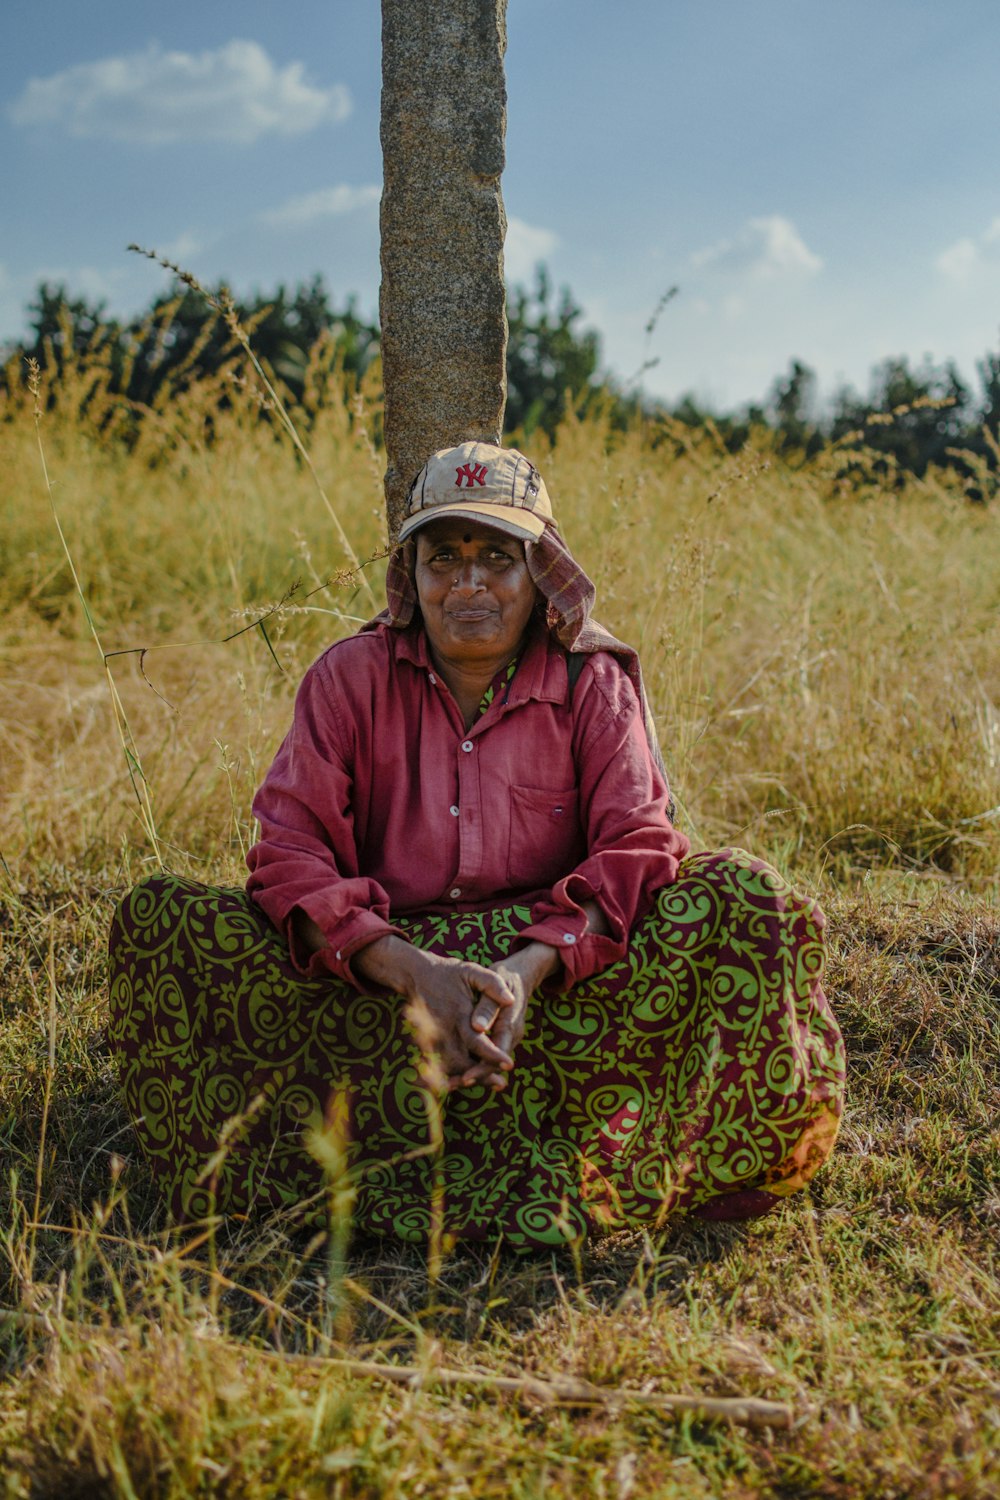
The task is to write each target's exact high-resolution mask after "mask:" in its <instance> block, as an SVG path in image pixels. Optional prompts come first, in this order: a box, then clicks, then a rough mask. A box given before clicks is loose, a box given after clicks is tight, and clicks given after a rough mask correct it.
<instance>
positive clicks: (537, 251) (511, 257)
mask: <svg viewBox="0 0 1000 1500" xmlns="http://www.w3.org/2000/svg"><path fill="white" fill-rule="evenodd" d="M558 243H559V236H558V235H557V234H555V233H554V232H553V231H552V230H551V229H542V228H540V227H539V226H538V225H535V224H526V223H525V222H524V220H523V219H514V218H512V219H508V220H507V239H506V241H505V243H504V270H505V274H506V278H507V280H508V281H510V282H515V281H527V280H529V278H530V277H531V275H532V273H533V271H534V269H535V267H536V266H537V265H538V263H539V262H540V261H544V260H546V259H547V258H548V256H550V255H551V254H552V252H553V250H554V249H555V248H556V246H557V245H558Z"/></svg>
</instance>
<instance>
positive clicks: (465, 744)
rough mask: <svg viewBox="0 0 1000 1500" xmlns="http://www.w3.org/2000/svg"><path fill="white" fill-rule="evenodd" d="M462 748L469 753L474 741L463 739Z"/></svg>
mask: <svg viewBox="0 0 1000 1500" xmlns="http://www.w3.org/2000/svg"><path fill="white" fill-rule="evenodd" d="M462 749H463V750H464V751H465V753H466V755H468V753H469V751H470V750H471V749H472V741H471V740H463V741H462Z"/></svg>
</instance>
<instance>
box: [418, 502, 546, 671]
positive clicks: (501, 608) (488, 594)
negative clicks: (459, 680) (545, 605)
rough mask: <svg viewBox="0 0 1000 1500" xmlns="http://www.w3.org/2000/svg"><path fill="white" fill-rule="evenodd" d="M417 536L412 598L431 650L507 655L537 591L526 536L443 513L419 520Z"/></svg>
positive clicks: (451, 656) (463, 657)
mask: <svg viewBox="0 0 1000 1500" xmlns="http://www.w3.org/2000/svg"><path fill="white" fill-rule="evenodd" d="M416 542H417V564H416V572H415V581H416V585H417V598H418V599H419V601H420V610H421V613H422V614H423V617H424V627H425V629H426V631H427V635H428V637H429V638H430V643H431V649H432V651H433V652H434V653H435V655H436V656H438V657H439V658H441V659H442V660H444V661H454V662H457V663H459V664H460V665H461V664H463V663H467V664H468V665H470V666H472V665H475V664H476V663H477V662H481V663H483V664H484V665H489V664H490V663H492V662H494V661H499V659H500V658H501V657H502V658H504V659H505V660H508V661H509V660H510V658H511V657H512V656H513V655H514V653H515V651H516V650H517V648H518V645H519V644H520V641H521V637H522V636H523V634H524V632H525V630H526V629H527V625H528V621H529V620H530V619H531V611H532V609H533V608H534V604H535V599H536V598H537V590H536V589H535V585H534V584H533V583H532V581H531V575H530V573H529V572H528V565H527V563H526V562H525V560H524V544H523V543H522V542H520V541H518V540H517V539H516V538H515V537H512V536H507V534H506V533H505V532H502V531H494V530H493V528H492V527H490V526H483V525H480V524H479V523H478V522H475V521H463V520H461V519H454V520H449V519H448V518H447V517H442V518H441V520H440V521H431V522H429V524H428V525H426V526H423V527H421V529H420V530H419V531H418V532H417V537H416Z"/></svg>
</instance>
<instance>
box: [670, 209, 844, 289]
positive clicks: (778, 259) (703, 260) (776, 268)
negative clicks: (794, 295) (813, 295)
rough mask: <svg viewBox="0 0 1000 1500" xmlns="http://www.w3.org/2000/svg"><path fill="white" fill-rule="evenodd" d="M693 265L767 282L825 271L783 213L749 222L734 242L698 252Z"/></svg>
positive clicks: (821, 263) (727, 242)
mask: <svg viewBox="0 0 1000 1500" xmlns="http://www.w3.org/2000/svg"><path fill="white" fill-rule="evenodd" d="M691 264H692V266H694V267H695V269H696V270H702V269H704V268H706V267H707V268H708V269H710V270H717V271H728V272H731V273H734V274H737V275H749V276H754V277H758V278H762V279H768V280H776V279H778V278H779V277H787V276H815V275H816V273H817V272H818V271H821V270H822V268H823V262H822V260H821V259H820V257H819V256H818V255H816V254H814V253H813V251H812V250H810V249H809V246H808V245H807V244H806V242H805V241H804V240H803V238H802V236H801V235H800V233H799V231H798V230H797V229H796V227H795V225H794V224H793V223H792V221H791V219H786V218H784V217H782V215H781V214H769V215H766V216H764V217H762V218H759V219H748V220H747V222H746V223H745V224H744V225H743V227H742V228H741V229H739V230H738V231H737V233H736V234H735V235H733V237H732V239H728V240H720V241H719V242H718V243H717V244H715V245H708V246H706V248H705V249H704V250H697V251H695V253H694V254H693V255H692V256H691Z"/></svg>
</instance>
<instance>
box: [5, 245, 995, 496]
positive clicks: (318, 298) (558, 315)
mask: <svg viewBox="0 0 1000 1500" xmlns="http://www.w3.org/2000/svg"><path fill="white" fill-rule="evenodd" d="M222 291H223V289H222V288H216V289H214V291H213V290H210V296H212V297H213V299H214V300H216V301H218V300H220V299H221V293H222ZM672 295H673V293H668V294H667V296H666V297H665V298H664V299H663V301H662V302H661V304H660V308H659V309H658V310H657V315H658V313H659V312H660V311H662V308H663V306H664V305H665V304H666V302H667V301H669V300H670V297H671V296H672ZM28 312H29V327H30V330H31V332H30V337H29V338H28V339H27V340H26V341H25V342H24V343H22V344H20V345H15V346H9V347H8V348H7V349H6V350H4V351H3V360H4V366H3V372H2V376H0V379H2V381H3V384H4V386H5V388H6V389H7V390H8V391H10V390H11V389H12V388H13V387H14V386H16V385H17V384H19V383H21V382H23V380H24V378H25V371H26V368H27V360H28V359H35V360H37V361H38V363H39V365H40V367H41V368H42V370H43V371H44V372H45V373H46V374H47V375H48V377H49V379H50V380H51V379H53V378H58V376H59V373H60V371H61V370H62V369H63V368H64V366H65V365H66V363H67V361H69V360H70V359H80V358H83V357H84V356H90V357H93V358H94V359H97V360H99V361H100V362H101V363H102V365H103V367H104V369H105V371H106V377H105V378H106V381H107V387H108V389H109V390H110V391H111V392H113V393H115V394H117V395H120V396H121V397H122V398H123V399H124V400H125V401H126V402H127V403H128V406H129V409H130V411H131V412H132V413H133V414H134V415H135V420H136V422H138V421H141V416H142V413H143V411H144V410H146V409H149V408H151V407H153V406H154V405H155V403H156V399H157V395H158V393H161V392H163V390H164V388H167V389H177V388H178V385H179V383H180V384H182V385H183V384H187V383H192V382H194V381H196V380H199V379H201V378H203V377H204V376H206V375H216V374H219V373H220V372H224V371H225V369H226V367H227V366H230V365H233V366H234V365H235V362H236V361H237V360H238V358H239V356H240V353H241V351H240V349H239V346H238V344H237V343H236V341H235V340H234V338H233V335H232V332H231V329H230V328H229V327H228V326H227V323H226V321H225V319H224V318H223V317H221V316H220V315H219V312H218V310H217V308H216V307H213V306H212V305H211V304H210V302H208V301H206V299H205V297H204V296H203V295H202V294H201V293H200V292H199V291H197V290H194V289H192V288H190V287H185V288H179V289H178V291H176V292H168V293H164V294H162V295H161V296H159V297H157V298H156V300H155V301H154V302H153V304H152V305H151V307H150V308H149V309H148V310H147V311H146V312H145V313H144V314H141V315H139V316H137V317H135V318H133V319H131V320H128V321H121V320H119V319H116V318H113V317H110V316H108V314H107V313H106V311H105V307H104V304H103V303H93V302H88V301H87V300H86V299H85V298H82V297H73V296H72V295H71V294H70V293H69V292H68V291H67V290H66V288H64V287H62V286H53V285H49V284H48V283H43V284H42V285H41V286H40V287H39V289H38V292H37V294H36V296H35V299H34V301H33V302H32V303H31V304H30V306H29V309H28ZM236 314H237V316H238V318H239V321H240V323H241V324H242V326H243V327H244V328H245V329H246V330H247V332H248V333H249V335H250V338H251V342H252V344H253V348H254V351H255V353H256V355H257V357H258V359H260V361H261V363H262V364H263V365H264V366H265V367H266V368H268V369H269V370H270V371H271V372H272V373H273V374H274V375H275V376H277V377H278V379H279V380H280V381H281V382H282V383H283V384H284V385H285V386H286V387H287V389H288V391H289V393H290V394H291V396H292V398H293V400H295V401H299V400H301V399H302V397H303V394H304V392H305V388H306V383H307V380H308V372H309V362H310V356H311V352H312V351H313V350H314V349H315V347H316V345H317V341H318V340H320V339H321V338H323V339H325V340H326V341H327V344H328V346H329V348H330V349H331V351H332V353H333V355H334V357H335V359H336V361H337V363H338V364H339V366H340V367H341V368H342V369H343V371H344V372H345V373H346V374H347V375H348V376H353V377H355V378H356V379H360V378H361V377H363V376H364V374H365V373H366V371H367V370H368V369H369V367H370V366H371V364H372V362H373V360H375V358H376V357H377V355H378V352H379V330H378V326H377V324H376V323H374V322H371V321H369V320H367V319H365V318H364V317H362V316H361V315H360V313H359V312H358V310H357V304H356V302H355V300H354V299H353V298H348V299H347V301H346V303H345V304H344V305H343V306H342V307H340V308H337V307H336V306H335V305H334V304H333V302H332V301H331V297H330V293H329V291H328V289H327V287H326V285H325V283H324V281H323V278H322V277H320V276H316V277H314V278H313V280H312V281H309V282H303V283H300V284H299V285H298V286H296V287H295V288H294V289H293V290H292V291H288V290H286V288H285V287H284V286H279V287H278V289H277V291H276V292H274V293H273V294H271V295H267V296H265V295H263V294H255V295H254V296H252V297H250V298H249V299H247V300H245V301H243V302H238V303H237V304H236ZM655 317H656V315H654V319H652V320H651V322H650V325H649V328H648V330H647V331H651V330H652V325H653V323H654V322H655ZM508 319H509V324H510V338H509V345H508V352H507V383H508V394H507V416H506V429H507V431H508V432H509V433H513V432H518V433H519V434H521V435H522V436H523V437H525V438H530V436H531V434H532V432H534V431H535V430H536V429H538V428H540V429H542V430H543V431H544V432H546V433H548V434H549V435H550V436H551V435H552V434H553V433H554V432H555V430H556V428H557V426H558V425H559V422H560V421H561V420H562V419H563V417H564V416H565V414H566V411H567V405H569V406H570V407H571V408H572V409H573V411H574V412H575V413H576V414H577V415H578V416H580V417H583V416H586V415H587V414H588V413H591V412H594V411H596V410H602V411H603V412H604V413H605V414H606V415H607V417H608V419H609V420H610V422H611V423H612V425H613V426H621V427H624V426H626V425H628V424H629V423H630V422H631V421H633V420H635V419H636V418H637V417H640V416H642V417H645V418H647V419H649V420H650V421H652V422H655V421H656V420H657V419H658V418H659V419H663V420H664V422H665V427H664V430H665V432H666V431H669V432H670V433H672V434H674V435H676V433H677V431H678V426H679V427H680V428H681V429H683V428H701V427H705V426H708V425H711V426H712V427H713V429H714V431H715V432H717V434H718V436H719V438H720V440H721V441H722V442H723V443H724V444H725V445H726V447H728V448H729V449H731V450H732V451H737V450H738V449H739V448H741V447H742V446H743V445H744V443H745V442H746V441H747V438H748V437H749V434H750V432H751V430H752V429H753V428H755V427H765V428H767V429H769V430H770V431H771V432H772V433H773V434H774V436H775V440H776V443H777V446H778V448H779V449H780V451H782V452H784V453H785V454H786V456H787V457H788V458H789V459H790V460H791V459H793V458H794V456H795V455H799V456H801V457H803V458H809V457H812V456H813V455H814V454H816V453H818V452H820V451H821V450H822V449H824V448H827V447H830V446H833V445H837V444H843V443H846V442H848V441H849V440H850V438H851V436H852V435H857V434H859V433H863V435H864V443H865V447H866V449H867V450H868V452H869V455H871V454H872V453H873V452H874V453H875V454H876V455H882V457H883V458H884V461H885V468H886V471H892V472H895V473H899V474H905V473H909V474H915V475H918V476H919V475H922V474H924V473H925V472H926V470H927V468H928V466H929V465H932V464H933V465H939V466H942V467H945V468H953V469H957V470H959V471H960V472H961V473H962V474H963V476H964V477H965V479H966V487H967V489H968V490H969V492H970V494H971V495H972V496H973V498H983V495H982V493H981V491H982V483H981V481H982V476H983V474H984V472H985V469H986V467H987V466H988V467H989V468H991V469H995V468H996V464H997V460H998V459H1000V447H998V441H1000V432H998V429H1000V353H995V354H986V355H985V356H984V358H983V359H982V360H981V361H980V362H979V365H978V367H977V369H978V376H979V384H980V388H979V390H978V391H973V390H972V389H971V388H970V386H969V385H967V384H966V382H965V381H963V380H962V378H961V376H960V375H959V373H958V371H957V370H956V368H955V366H954V364H953V363H951V362H947V363H945V364H936V363H934V362H933V361H931V360H930V359H926V360H924V361H923V363H921V364H920V365H918V366H916V367H914V366H911V364H910V363H909V361H908V360H907V359H906V357H905V356H904V357H899V358H892V359H887V360H885V361H883V362H882V363H881V364H880V365H878V366H877V367H876V368H875V370H874V371H873V372H872V377H871V386H870V390H869V392H868V395H867V397H862V396H860V395H858V394H857V393H856V392H855V391H854V390H852V389H850V388H847V387H845V388H843V389H842V390H840V391H839V392H837V394H836V395H835V396H834V398H833V400H832V401H831V402H830V403H829V404H828V406H827V407H826V409H825V410H820V408H819V403H818V400H817V379H816V375H815V373H814V372H813V371H812V370H811V369H810V368H809V367H808V366H807V365H805V364H803V363H801V362H800V361H799V360H793V361H792V363H791V365H790V367H789V370H788V372H787V374H785V375H784V376H781V377H780V378H778V379H777V380H775V382H774V384H773V385H772V387H771V390H770V392H769V393H768V395H767V397H766V398H765V399H764V400H763V401H762V402H761V403H760V404H753V405H750V406H748V407H744V408H742V409H740V410H739V411H737V412H731V413H724V412H717V411H713V410H712V409H710V408H709V407H707V406H705V405H703V404H701V403H699V402H698V401H697V400H696V399H695V398H694V397H693V396H685V397H683V398H682V399H681V400H680V401H679V402H677V403H675V404H674V405H672V406H671V405H669V404H667V403H664V402H661V401H657V400H654V399H652V398H650V397H648V396H646V395H645V394H643V393H642V391H641V390H640V389H638V387H635V386H633V387H626V386H623V385H622V384H621V383H620V382H619V381H617V380H616V379H615V378H614V377H613V376H611V375H609V374H608V373H607V372H606V371H604V370H602V367H601V347H600V339H599V336H598V334H597V333H596V332H595V331H594V330H593V329H588V328H585V327H582V326H581V319H582V311H581V309H580V308H579V306H578V305H577V304H576V302H575V300H574V298H573V296H572V294H571V293H570V291H569V290H568V289H566V288H563V289H562V290H561V291H560V292H559V293H558V294H556V293H555V291H554V289H553V287H552V284H551V282H550V280H549V278H548V275H547V273H546V272H545V270H544V269H542V268H539V270H538V271H537V273H536V278H535V284H534V286H533V287H531V288H530V289H526V288H524V287H516V288H514V289H513V290H512V291H511V293H510V295H509V297H508ZM654 363H655V362H654ZM648 367H649V366H647V367H646V368H648Z"/></svg>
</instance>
